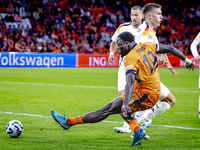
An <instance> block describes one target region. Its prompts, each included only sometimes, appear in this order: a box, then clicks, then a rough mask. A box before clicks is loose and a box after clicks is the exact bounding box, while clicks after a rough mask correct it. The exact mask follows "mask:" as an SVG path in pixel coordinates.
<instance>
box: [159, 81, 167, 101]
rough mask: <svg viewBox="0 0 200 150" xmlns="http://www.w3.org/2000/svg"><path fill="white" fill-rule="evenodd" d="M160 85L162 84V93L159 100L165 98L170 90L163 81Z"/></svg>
mask: <svg viewBox="0 0 200 150" xmlns="http://www.w3.org/2000/svg"><path fill="white" fill-rule="evenodd" d="M160 86H161V93H160V98H159V100H163V99H164V98H165V97H167V95H168V94H169V92H170V91H169V89H168V88H167V87H166V86H165V85H164V84H163V83H162V82H160Z"/></svg>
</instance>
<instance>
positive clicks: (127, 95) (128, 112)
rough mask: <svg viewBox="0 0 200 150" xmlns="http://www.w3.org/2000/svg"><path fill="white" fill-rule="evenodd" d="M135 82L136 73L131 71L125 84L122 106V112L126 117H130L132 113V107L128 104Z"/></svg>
mask: <svg viewBox="0 0 200 150" xmlns="http://www.w3.org/2000/svg"><path fill="white" fill-rule="evenodd" d="M134 82H135V74H134V73H133V72H130V73H128V74H127V75H126V86H125V98H124V102H123V105H122V108H121V111H122V114H123V115H124V117H126V118H127V117H129V116H130V115H131V113H132V110H131V108H130V107H129V106H128V103H129V101H130V99H131V96H132V94H133V89H134Z"/></svg>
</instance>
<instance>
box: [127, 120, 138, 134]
mask: <svg viewBox="0 0 200 150" xmlns="http://www.w3.org/2000/svg"><path fill="white" fill-rule="evenodd" d="M129 126H130V128H131V129H132V130H133V131H134V133H136V132H138V130H139V129H140V126H139V125H138V123H137V121H136V120H131V121H130V122H129Z"/></svg>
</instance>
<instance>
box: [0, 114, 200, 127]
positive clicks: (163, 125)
mask: <svg viewBox="0 0 200 150" xmlns="http://www.w3.org/2000/svg"><path fill="white" fill-rule="evenodd" d="M0 113H2V114H9V115H20V116H33V117H42V118H52V116H42V115H34V114H25V113H14V112H3V111H0ZM101 122H106V123H121V124H122V123H123V122H116V121H107V120H103V121H101ZM151 126H159V127H167V128H176V129H185V130H200V128H188V127H179V126H169V125H153V124H152V125H151Z"/></svg>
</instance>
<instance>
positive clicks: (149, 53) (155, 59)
mask: <svg viewBox="0 0 200 150" xmlns="http://www.w3.org/2000/svg"><path fill="white" fill-rule="evenodd" d="M150 55H151V56H152V57H153V60H152V59H151V58H150ZM149 60H150V61H151V63H150V61H149ZM156 62H157V57H156V56H155V55H154V54H153V53H152V52H151V51H148V52H147V55H144V56H143V63H147V65H148V66H149V69H150V71H151V73H152V72H153V70H154V71H155V70H156V68H157V67H158V63H157V65H156V66H155V64H156ZM152 64H153V66H152ZM154 66H155V67H154ZM153 67H154V68H153Z"/></svg>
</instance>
